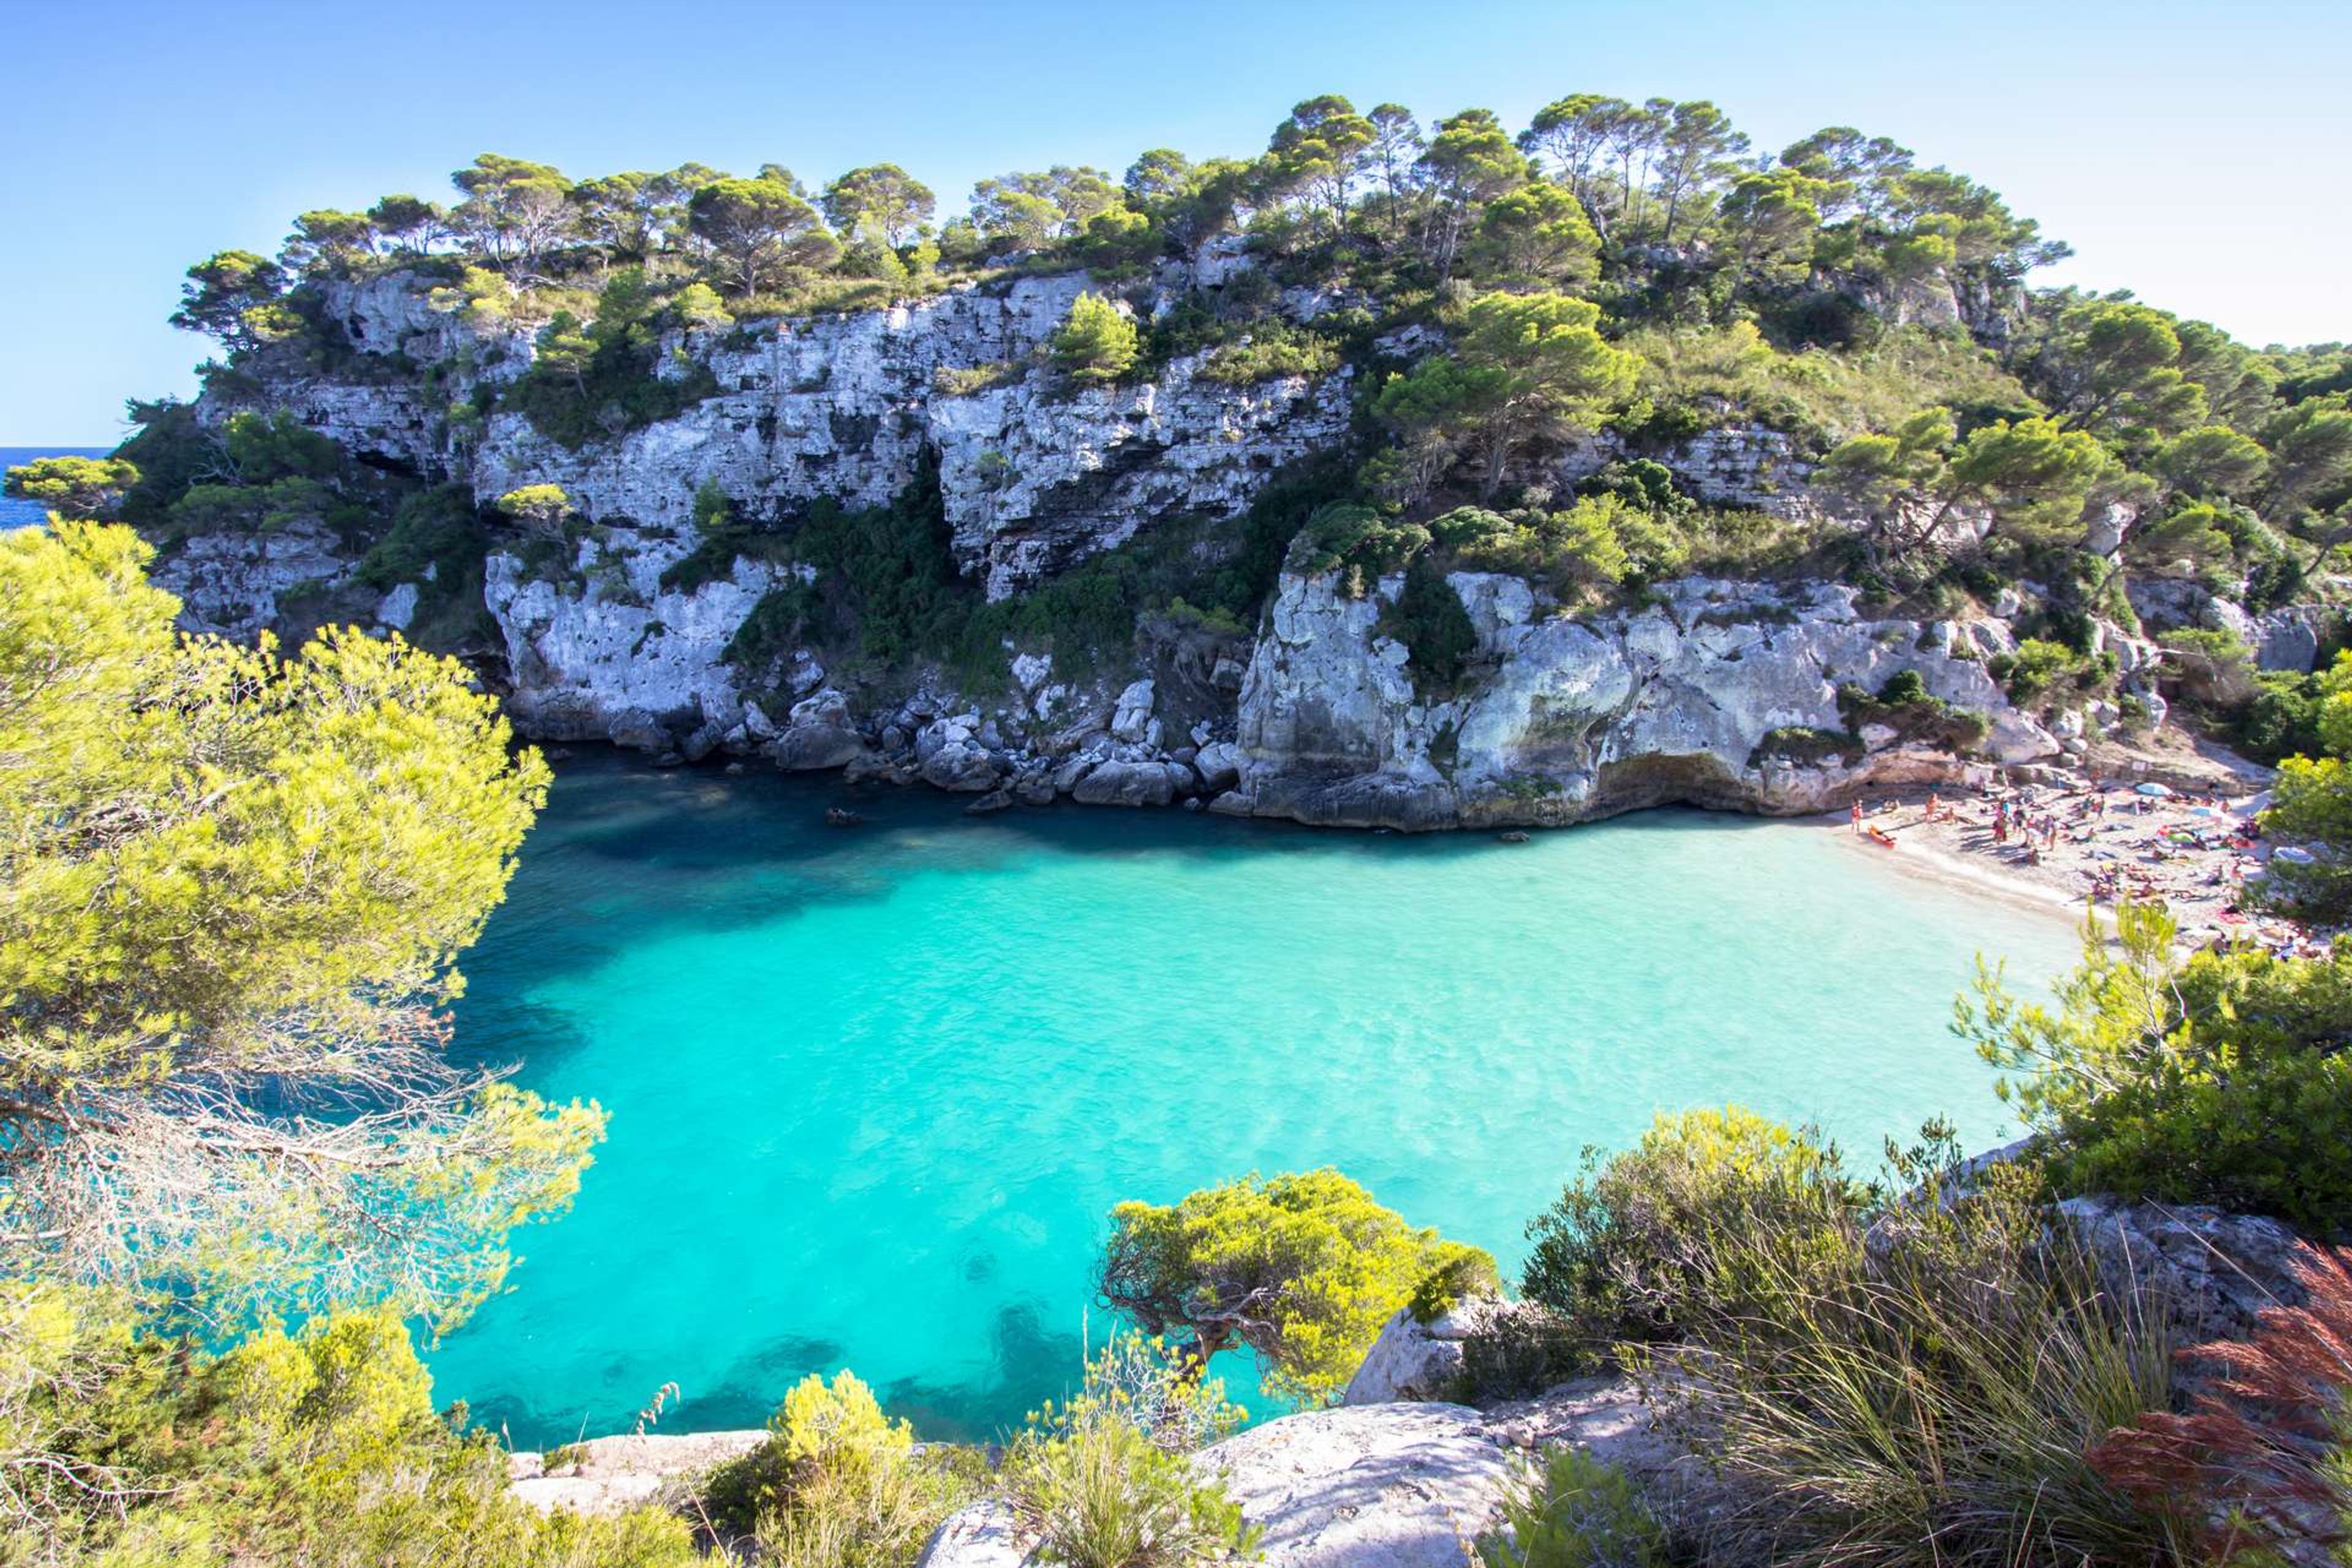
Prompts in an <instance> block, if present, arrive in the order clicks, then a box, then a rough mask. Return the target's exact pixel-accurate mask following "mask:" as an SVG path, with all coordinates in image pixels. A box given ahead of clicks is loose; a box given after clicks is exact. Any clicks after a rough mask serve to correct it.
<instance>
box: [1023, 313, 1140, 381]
mask: <svg viewBox="0 0 2352 1568" xmlns="http://www.w3.org/2000/svg"><path fill="white" fill-rule="evenodd" d="M1136 348H1137V343H1136V331H1135V322H1134V321H1132V320H1130V319H1129V316H1128V315H1127V313H1126V312H1125V311H1123V310H1120V309H1119V308H1118V306H1116V305H1114V304H1112V303H1111V302H1110V301H1109V300H1106V299H1104V298H1103V297H1102V296H1101V295H1099V294H1081V295H1079V296H1078V297H1077V298H1076V300H1072V301H1071V303H1070V313H1069V316H1068V317H1067V319H1066V320H1065V321H1063V322H1062V325H1061V329H1060V330H1059V331H1056V332H1055V334H1054V335H1053V337H1052V338H1051V339H1050V340H1048V342H1046V345H1045V352H1046V353H1049V354H1051V355H1052V356H1053V360H1054V365H1055V369H1057V370H1059V371H1061V372H1062V373H1063V374H1065V375H1067V376H1068V377H1069V378H1070V379H1071V380H1072V381H1075V382H1076V383H1077V384H1079V385H1081V386H1101V385H1104V384H1108V383H1110V382H1114V381H1117V380H1118V378H1119V377H1120V376H1122V375H1124V374H1127V372H1128V370H1129V367H1131V366H1132V365H1133V364H1134V363H1135V356H1136Z"/></svg>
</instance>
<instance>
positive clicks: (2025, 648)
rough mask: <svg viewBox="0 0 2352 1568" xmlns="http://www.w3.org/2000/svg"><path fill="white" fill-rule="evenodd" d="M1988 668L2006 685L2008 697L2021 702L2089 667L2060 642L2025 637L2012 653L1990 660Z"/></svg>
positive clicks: (2072, 677) (2050, 688) (2080, 657)
mask: <svg viewBox="0 0 2352 1568" xmlns="http://www.w3.org/2000/svg"><path fill="white" fill-rule="evenodd" d="M1990 668H1991V670H1992V673H1993V675H1994V677H1995V678H1996V679H2000V680H2002V681H2005V682H2006V683H2007V684H2008V688H2009V698H2010V700H2011V701H2012V702H2016V703H2020V704H2023V703H2030V702H2032V701H2035V700H2038V699H2040V698H2042V697H2043V696H2045V695H2048V694H2049V693H2050V692H2051V691H2052V690H2053V689H2054V688H2056V687H2057V686H2058V685H2059V684H2060V683H2061V682H2064V681H2071V680H2073V679H2074V678H2075V677H2077V676H2079V675H2082V674H2083V673H2084V672H2085V671H2086V670H2087V669H2088V668H2090V666H2089V663H2088V661H2087V660H2085V659H2084V658H2083V656H2082V655H2081V654H2078V653H2076V652H2075V651H2074V649H2073V648H2071V647H2067V646H2066V645H2065V644H2064V643H2056V642H2048V641H2045V640H2043V639H2042V638H2040V637H2027V638H2026V639H2025V640H2024V641H2022V642H2021V643H2019V644H2018V645H2017V651H2016V652H2015V653H2013V654H2009V655H2005V656H2003V657H2002V658H1997V659H1994V660H1993V661H1992V663H1991V665H1990Z"/></svg>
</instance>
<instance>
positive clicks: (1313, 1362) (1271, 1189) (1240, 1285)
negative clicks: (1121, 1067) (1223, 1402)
mask: <svg viewBox="0 0 2352 1568" xmlns="http://www.w3.org/2000/svg"><path fill="white" fill-rule="evenodd" d="M1465 1258H1482V1259H1485V1260H1486V1267H1487V1268H1492V1267H1493V1260H1492V1259H1491V1258H1486V1255H1485V1254H1484V1253H1482V1252H1480V1251H1479V1250H1478V1249H1477V1248H1475V1247H1465V1246H1464V1245H1463V1244H1462V1243H1460V1242H1455V1241H1448V1240H1446V1239H1445V1238H1444V1237H1442V1236H1440V1235H1438V1234H1437V1232H1435V1231H1434V1230H1429V1229H1419V1228H1415V1227H1414V1226H1410V1225H1407V1224H1406V1223H1405V1221H1404V1219H1403V1218H1402V1216H1401V1215H1397V1214H1396V1213H1395V1212H1394V1211H1392V1210H1390V1209H1385V1208H1382V1207H1381V1205H1379V1204H1377V1203H1375V1202H1373V1201H1372V1196H1371V1194H1370V1193H1367V1192H1366V1191H1364V1189H1363V1188H1362V1187H1360V1186H1359V1185H1357V1184H1355V1183H1354V1182H1351V1181H1349V1179H1348V1178H1347V1177H1345V1176H1343V1175H1341V1174H1340V1173H1339V1172H1337V1171H1329V1170H1325V1171H1308V1172H1305V1173H1297V1174H1286V1175H1277V1176H1274V1177H1271V1178H1267V1179H1264V1180H1261V1179H1260V1178H1258V1177H1256V1176H1255V1175H1252V1176H1245V1177H1244V1178H1242V1179H1241V1180H1239V1181H1234V1182H1227V1183H1225V1184H1223V1185H1222V1186H1217V1187H1209V1188H1203V1189H1202V1190H1201V1191H1199V1192H1195V1193H1192V1194H1187V1195H1186V1196H1185V1197H1184V1198H1183V1199H1182V1200H1181V1202H1178V1203H1174V1204H1166V1205H1161V1204H1148V1203H1141V1202H1135V1201H1129V1202H1127V1203H1122V1204H1120V1205H1118V1206H1117V1207H1116V1208H1114V1209H1112V1210H1111V1234H1110V1237H1109V1239H1108V1241H1107V1242H1105V1244H1104V1246H1103V1254H1102V1258H1101V1261H1100V1264H1099V1266H1098V1268H1097V1274H1096V1287H1097V1291H1098V1293H1099V1294H1100V1296H1101V1297H1102V1300H1103V1301H1104V1303H1105V1304H1106V1305H1108V1306H1109V1307H1111V1308H1112V1309H1113V1310H1117V1311H1118V1312H1119V1313H1120V1314H1122V1315H1123V1316H1124V1317H1125V1318H1126V1319H1127V1320H1128V1321H1131V1322H1135V1323H1138V1324H1139V1325H1141V1326H1142V1328H1143V1329H1144V1330H1145V1331H1148V1332H1150V1333H1154V1334H1160V1333H1168V1332H1171V1331H1184V1332H1188V1333H1190V1335H1191V1336H1192V1339H1191V1341H1190V1342H1189V1343H1188V1344H1186V1346H1185V1347H1184V1349H1185V1352H1186V1353H1187V1354H1188V1355H1190V1356H1191V1357H1192V1359H1193V1360H1194V1361H1195V1362H1196V1363H1201V1364H1206V1363H1208V1361H1209V1360H1210V1358H1212V1357H1213V1356H1215V1355H1217V1354H1218V1353H1219V1352H1223V1351H1225V1350H1229V1349H1237V1348H1243V1347H1246V1348H1247V1349H1249V1350H1251V1351H1254V1352H1256V1355H1257V1360H1258V1366H1259V1371H1260V1376H1261V1378H1262V1380H1263V1381H1264V1383H1265V1386H1266V1387H1267V1388H1268V1389H1269V1390H1271V1391H1273V1392H1275V1393H1276V1394H1280V1395H1282V1396H1284V1397H1286V1398H1291V1399H1297V1400H1302V1401H1307V1402H1312V1403H1321V1402H1323V1401H1326V1400H1328V1399H1329V1398H1331V1397H1332V1396H1333V1395H1335V1394H1338V1393H1339V1391H1340V1390H1341V1389H1342V1388H1344V1387H1346V1386H1347V1383H1348V1380H1349V1378H1350V1377H1352V1376H1353V1375H1354V1374H1355V1372H1356V1369H1357V1367H1358V1366H1360V1364H1362V1362H1363V1359H1364V1352H1367V1351H1369V1350H1370V1349H1371V1347H1372V1342H1373V1341H1374V1340H1375V1339H1377V1338H1378V1337H1379V1335H1380V1331H1381V1325H1382V1324H1383V1323H1385V1322H1386V1321H1388V1320H1389V1318H1391V1316H1393V1315H1394V1314H1395V1312H1396V1311H1397V1310H1398V1309H1399V1308H1401V1307H1403V1306H1405V1305H1407V1304H1408V1303H1410V1302H1411V1301H1412V1300H1414V1299H1415V1297H1416V1295H1419V1294H1422V1293H1423V1291H1424V1282H1425V1281H1427V1280H1429V1279H1430V1278H1431V1277H1432V1276H1433V1275H1434V1274H1437V1273H1439V1272H1440V1271H1442V1270H1443V1271H1447V1272H1446V1278H1447V1279H1449V1280H1455V1281H1458V1280H1459V1279H1461V1278H1463V1277H1464V1276H1463V1273H1462V1270H1464V1269H1465V1267H1469V1268H1475V1265H1466V1266H1465V1261H1464V1260H1465ZM1444 1288H1445V1286H1444V1284H1443V1283H1441V1284H1438V1285H1432V1286H1427V1287H1426V1290H1427V1292H1428V1294H1427V1296H1426V1298H1425V1299H1428V1300H1434V1299H1435V1298H1436V1296H1437V1295H1438V1294H1440V1293H1442V1291H1443V1290H1444Z"/></svg>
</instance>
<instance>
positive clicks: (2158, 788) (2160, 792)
mask: <svg viewBox="0 0 2352 1568" xmlns="http://www.w3.org/2000/svg"><path fill="white" fill-rule="evenodd" d="M2132 787H2133V788H2134V789H2136V790H2137V791H2138V792H2139V793H2140V794H2141V795H2155V796H2157V797H2158V798H2159V799H2161V798H2162V797H2164V796H2166V795H2170V794H2171V793H2172V788H2171V786H2170V785H2169V784H2135V785H2134V786H2132Z"/></svg>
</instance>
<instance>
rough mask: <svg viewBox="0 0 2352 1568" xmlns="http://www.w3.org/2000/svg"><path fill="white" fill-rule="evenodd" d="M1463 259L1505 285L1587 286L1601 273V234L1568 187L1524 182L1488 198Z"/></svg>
mask: <svg viewBox="0 0 2352 1568" xmlns="http://www.w3.org/2000/svg"><path fill="white" fill-rule="evenodd" d="M1462 261H1463V265H1464V267H1465V268H1466V269H1467V270H1468V272H1469V273H1470V274H1471V275H1472V276H1473V277H1476V278H1479V279H1488V280H1492V281H1493V282H1495V283H1497V284H1500V285H1502V286H1504V287H1507V288H1517V289H1589V288H1591V286H1592V284H1593V283H1594V281H1595V280H1597V279H1599V278H1600V276H1601V237H1600V236H1599V235H1598V234H1596V233H1594V232H1593V228H1592V224H1591V220H1589V219H1588V218H1586V217H1585V216H1584V208H1583V205H1581V204H1580V203H1579V202H1578V201H1577V199H1576V198H1575V197H1574V196H1572V195H1569V194H1568V192H1567V191H1566V190H1564V189H1562V188H1561V187H1559V186H1558V185H1554V184H1529V185H1524V186H1522V187H1520V188H1519V189H1518V190H1516V191H1513V192H1512V193H1511V194H1510V195H1507V196H1499V197H1497V198H1496V199H1495V200H1494V201H1492V202H1490V203H1488V204H1487V205H1486V211H1485V212H1484V213H1483V214H1481V215H1480V216H1479V219H1478V227H1477V229H1476V231H1475V234H1474V235H1473V236H1472V237H1471V238H1470V239H1469V241H1468V242H1467V243H1465V245H1464V247H1463V251H1462Z"/></svg>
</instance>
